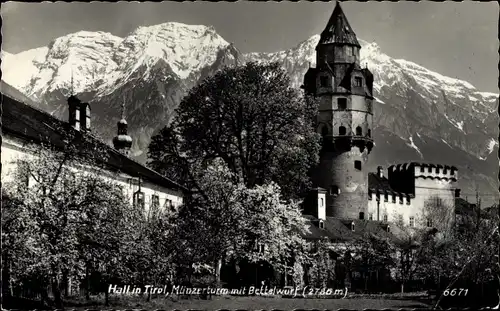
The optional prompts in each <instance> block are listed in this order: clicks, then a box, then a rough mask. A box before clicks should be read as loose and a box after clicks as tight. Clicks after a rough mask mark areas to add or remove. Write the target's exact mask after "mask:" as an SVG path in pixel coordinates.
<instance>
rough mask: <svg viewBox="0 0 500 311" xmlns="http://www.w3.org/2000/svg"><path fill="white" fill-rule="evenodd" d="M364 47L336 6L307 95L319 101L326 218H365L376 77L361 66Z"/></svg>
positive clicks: (319, 182)
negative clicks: (374, 80) (367, 163)
mask: <svg viewBox="0 0 500 311" xmlns="http://www.w3.org/2000/svg"><path fill="white" fill-rule="evenodd" d="M360 49H361V46H360V44H359V43H358V40H357V38H356V35H355V33H354V32H353V30H352V28H351V26H350V25H349V22H348V21H347V18H346V17H345V15H344V13H343V11H342V8H341V7H340V4H339V3H338V2H337V5H336V6H335V9H334V11H333V14H332V16H331V17H330V20H329V21H328V24H327V26H326V28H325V30H323V32H322V33H321V37H320V41H319V43H318V45H317V46H316V68H309V70H308V71H307V73H306V75H305V77H304V86H303V88H304V90H305V92H306V93H307V94H311V95H314V96H316V97H317V98H318V100H319V102H320V104H319V114H318V118H317V130H318V132H319V133H320V134H321V135H322V138H323V139H322V144H323V147H322V150H321V154H320V163H319V165H318V167H317V168H316V169H315V170H314V172H313V175H312V178H313V182H314V185H315V186H316V187H321V188H325V189H327V190H328V191H327V194H326V215H327V216H333V217H338V218H348V219H357V218H362V219H363V218H364V219H366V216H365V215H366V208H367V206H368V171H367V169H366V168H365V163H366V162H367V160H368V154H369V153H370V151H371V149H372V147H373V139H372V135H373V134H372V129H373V126H372V125H373V110H372V102H373V93H372V91H373V75H372V74H371V72H370V71H369V70H368V69H367V68H361V65H360V63H359V50H360Z"/></svg>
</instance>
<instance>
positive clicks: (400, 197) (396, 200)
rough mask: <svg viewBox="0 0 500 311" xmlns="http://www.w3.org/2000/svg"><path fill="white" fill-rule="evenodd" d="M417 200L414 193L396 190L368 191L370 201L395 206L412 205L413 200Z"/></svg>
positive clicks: (376, 189)
mask: <svg viewBox="0 0 500 311" xmlns="http://www.w3.org/2000/svg"><path fill="white" fill-rule="evenodd" d="M414 198H415V195H414V194H413V193H403V192H398V191H394V190H387V189H379V188H372V189H368V200H377V201H383V202H388V203H393V204H401V205H403V204H406V205H411V200H412V199H414Z"/></svg>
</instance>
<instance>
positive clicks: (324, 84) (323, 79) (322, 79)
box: [319, 76, 328, 87]
mask: <svg viewBox="0 0 500 311" xmlns="http://www.w3.org/2000/svg"><path fill="white" fill-rule="evenodd" d="M319 83H320V85H321V87H327V86H328V77H325V76H322V77H319Z"/></svg>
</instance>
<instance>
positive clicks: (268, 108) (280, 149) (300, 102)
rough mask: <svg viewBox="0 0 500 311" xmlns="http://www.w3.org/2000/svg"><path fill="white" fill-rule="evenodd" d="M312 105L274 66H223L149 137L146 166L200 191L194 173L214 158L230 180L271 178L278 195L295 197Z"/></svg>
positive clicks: (314, 151)
mask: <svg viewBox="0 0 500 311" xmlns="http://www.w3.org/2000/svg"><path fill="white" fill-rule="evenodd" d="M316 110H317V104H316V101H314V100H312V99H310V98H305V97H303V96H302V95H301V94H299V92H298V91H297V90H295V89H293V88H292V87H291V86H290V81H289V78H288V76H287V75H286V73H285V71H284V70H283V69H281V67H280V66H279V64H277V63H275V64H270V65H262V64H257V63H247V64H245V65H244V66H241V67H235V68H229V67H227V68H224V69H223V70H221V71H220V72H218V73H217V74H215V75H214V76H212V77H208V78H206V79H205V80H204V81H203V82H202V83H201V84H200V85H198V86H196V87H194V88H193V89H192V90H191V91H190V92H189V94H188V95H187V96H186V97H185V98H184V99H183V100H182V102H181V103H180V105H179V107H178V109H177V115H176V117H175V118H174V120H173V122H172V123H171V124H170V126H168V127H166V128H164V129H162V130H161V131H160V133H159V134H157V135H155V136H154V137H153V138H152V141H151V144H150V145H149V152H148V156H149V165H150V166H151V167H152V168H153V169H155V170H157V171H159V172H162V173H164V174H166V175H167V176H171V177H172V178H174V179H176V180H177V181H179V182H180V183H182V184H184V185H187V186H188V187H190V188H193V189H197V190H199V191H200V190H201V188H202V187H201V186H200V185H199V181H198V180H196V175H197V174H196V172H195V171H194V170H195V169H196V168H199V164H200V163H202V162H203V161H206V160H210V159H215V158H220V159H222V160H223V161H224V163H225V164H226V166H227V167H228V168H229V170H230V171H231V172H232V173H233V174H234V176H233V177H234V178H235V182H240V181H241V182H242V183H243V184H244V185H245V186H246V187H248V188H253V187H254V186H256V185H266V184H269V183H270V182H276V183H277V184H278V185H279V186H280V189H281V193H282V195H283V198H284V199H287V200H288V199H293V198H297V197H298V196H300V195H301V194H303V193H304V192H305V191H307V190H308V187H309V186H310V183H309V179H308V172H309V169H310V168H311V167H312V166H313V165H314V164H316V162H317V161H318V151H319V148H320V145H319V135H318V134H317V133H316V132H315V130H314V126H313V125H314V122H315V118H316Z"/></svg>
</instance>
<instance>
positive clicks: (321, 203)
mask: <svg viewBox="0 0 500 311" xmlns="http://www.w3.org/2000/svg"><path fill="white" fill-rule="evenodd" d="M324 205H325V202H324V199H323V198H320V199H319V207H323V206H324Z"/></svg>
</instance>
